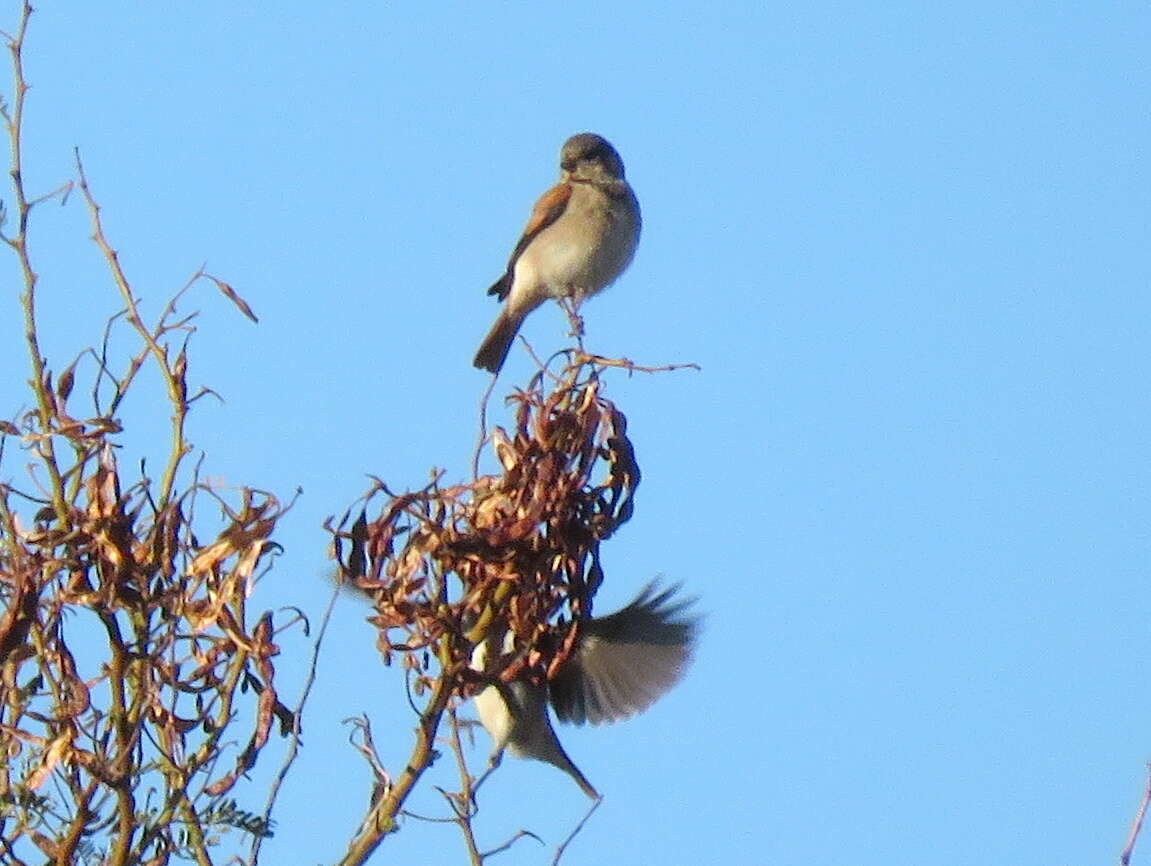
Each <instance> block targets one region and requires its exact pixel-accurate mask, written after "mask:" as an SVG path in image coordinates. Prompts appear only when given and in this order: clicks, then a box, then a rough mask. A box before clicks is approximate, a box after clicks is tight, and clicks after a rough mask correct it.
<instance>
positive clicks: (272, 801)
mask: <svg viewBox="0 0 1151 866" xmlns="http://www.w3.org/2000/svg"><path fill="white" fill-rule="evenodd" d="M339 597H340V585H339V584H336V586H335V587H334V588H333V589H332V597H331V598H330V599H328V606H327V607H326V608H324V615H323V617H321V619H320V628H319V631H317V632H316V642H315V643H314V644H313V645H312V657H311V659H309V662H308V673H307V675H306V676H305V677H304V688H303V689H302V690H301V692H300V699H299V701H297V702H296V706H295V708H294V709H293V711H292V732H291V734H290V735H289V739H288V751H287V754H286V755H285V756H284V761H283V763H282V764H281V765H280V769H279V771H278V772H277V773H276V777H275V778H274V779H273V780H272V787H271V788H270V790H269V791H268V802H267V804H266V805H265V807H264V824H265V825H267V826H271V820H272V809H273V808H274V807H275V805H276V798H277V797H279V795H280V788H281V787H282V786H283V784H284V779H286V778H287V776H288V771H289V770H290V769H291V768H292V765H293V764H294V763H295V762H296V758H297V757H298V756H299V753H300V721H301V719H302V718H303V714H304V706H305V705H306V704H307V702H308V697H309V696H310V695H311V693H312V686H313V685H315V682H316V669H317V668H318V667H319V662H320V649H321V647H323V645H324V635H326V634H327V633H328V625H329V623H331V621H332V611H333V610H335V607H336V599H338V598H339ZM263 843H264V837H263V836H260V835H258V834H257V835H256V836H255V837H253V839H252V853H251V854H250V855H249V859H248V863H249V864H250V866H256V864H257V863H258V862H259V860H260V846H261V845H263Z"/></svg>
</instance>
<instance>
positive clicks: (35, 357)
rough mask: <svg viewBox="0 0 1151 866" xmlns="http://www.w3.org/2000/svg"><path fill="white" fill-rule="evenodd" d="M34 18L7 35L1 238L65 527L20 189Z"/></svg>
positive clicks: (55, 502)
mask: <svg viewBox="0 0 1151 866" xmlns="http://www.w3.org/2000/svg"><path fill="white" fill-rule="evenodd" d="M31 16H32V4H31V3H29V2H27V0H26V2H25V3H24V5H23V8H22V9H21V13H20V26H19V28H18V29H17V30H16V35H15V36H12V37H9V39H8V51H9V53H11V55H12V80H13V93H12V108H11V110H8V109H7V108H5V109H3V117H4V120H5V123H6V126H7V130H8V144H9V149H10V151H11V155H10V159H11V165H12V167H11V170H10V172H9V174H10V175H11V177H12V195H13V198H14V199H15V202H16V234H15V235H13V236H12V237H5V238H4V241H5V242H6V243H7V244H8V246H10V247H11V248H12V250H13V251H14V252H15V253H16V257H17V259H19V261H20V270H21V272H22V274H23V278H24V291H23V292H22V293H21V295H20V305H21V307H23V310H24V340H25V342H26V343H27V344H28V354H29V357H30V359H31V362H32V390H33V391H34V392H35V393H36V402H37V408H38V409H39V414H40V425H39V426H40V432H41V434H42V435H41V438H40V440H39V442H38V443H37V452H38V453H39V455H40V457H41V460H42V462H43V464H44V467H45V469H47V471H48V476H49V478H50V480H51V489H50V490H49V494H50V495H51V497H52V510H53V511H55V512H56V517H57V519H58V520H59V522H60V525H61V527H62V528H67V527H68V526H69V520H68V506H67V503H66V502H65V499H64V482H63V478H62V477H61V474H60V468H59V466H58V465H57V463H56V449H55V445H54V443H53V441H52V433H51V419H52V417H53V416H54V415H55V408H54V406H53V398H52V394H51V392H50V391H49V389H48V380H47V364H46V362H45V360H44V356H43V355H42V354H41V353H40V340H39V337H38V336H37V334H36V282H37V280H38V277H37V275H36V271H35V270H34V269H33V267H32V259H31V257H30V256H29V255H28V216H29V214H30V213H31V212H32V207H33V204H35V202H29V201H28V197H27V195H26V193H25V191H24V153H23V141H22V135H23V123H24V97H25V95H26V94H27V93H28V83H27V81H25V79H24V59H23V51H24V36H25V34H26V33H27V32H28V19H29V18H30V17H31Z"/></svg>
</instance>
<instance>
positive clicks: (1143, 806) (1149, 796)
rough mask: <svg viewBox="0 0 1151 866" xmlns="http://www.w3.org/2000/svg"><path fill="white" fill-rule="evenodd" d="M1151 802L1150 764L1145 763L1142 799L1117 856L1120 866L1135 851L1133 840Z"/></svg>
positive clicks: (1128, 860)
mask: <svg viewBox="0 0 1151 866" xmlns="http://www.w3.org/2000/svg"><path fill="white" fill-rule="evenodd" d="M1149 804H1151V764H1148V765H1147V786H1146V788H1145V789H1144V791H1143V801H1142V802H1141V803H1140V804H1139V811H1138V812H1136V813H1135V820H1134V821H1133V822H1132V823H1131V832H1130V833H1128V834H1127V844H1126V845H1125V846H1124V847H1123V853H1122V854H1121V855H1120V856H1119V863H1120V864H1121V866H1128V864H1129V863H1130V862H1131V855H1132V854H1133V853H1134V852H1135V841H1136V840H1137V839H1138V838H1139V831H1140V830H1142V829H1143V819H1144V817H1146V815H1147V807H1148V805H1149Z"/></svg>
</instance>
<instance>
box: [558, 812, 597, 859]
mask: <svg viewBox="0 0 1151 866" xmlns="http://www.w3.org/2000/svg"><path fill="white" fill-rule="evenodd" d="M602 802H603V797H600V798H599V799H598V800H595V801H593V802H592V804H591V808H589V809H588V810H587V814H586V815H584V816H583V818H581V819H580V822H579V823H578V824H576V826H575V829H574V830H572V831H571V833H569V834H568V837H567V838H566V839H564V840H563V841H562V842H561V843H560V844H559V847H558V848H556V853H555V856H554V857H553V858H552V866H556V864H557V863H559V862H560V858H561V857H563V855H564V851H566V850H567V847H568V845H570V844H571V842H572V840H573V839H574V838H575V837H576V836H578V835H579V832H580V830H582V829H583V828H584V824H586V823H587V822H588V819H589V818H591V816H592V814H593V813H594V812H595V810H596V809H598V808H599V805H600V803H602Z"/></svg>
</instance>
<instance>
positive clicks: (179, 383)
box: [76, 150, 192, 506]
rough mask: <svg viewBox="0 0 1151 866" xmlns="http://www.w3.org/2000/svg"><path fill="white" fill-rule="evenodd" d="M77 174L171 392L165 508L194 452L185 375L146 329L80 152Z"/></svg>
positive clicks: (131, 317) (131, 313) (133, 317)
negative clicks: (181, 469)
mask: <svg viewBox="0 0 1151 866" xmlns="http://www.w3.org/2000/svg"><path fill="white" fill-rule="evenodd" d="M76 171H77V174H78V175H79V178H80V191H81V192H82V193H83V195H84V201H85V202H86V203H87V205H88V214H89V216H90V217H91V219H92V240H93V241H95V242H96V246H98V247H99V248H100V252H101V253H103V255H104V260H105V261H106V262H107V263H108V269H109V270H110V271H111V272H112V278H113V280H114V281H115V283H116V288H117V289H118V290H119V291H120V297H121V298H123V300H124V304H125V306H127V308H128V322H129V323H130V324H131V325H132V327H133V328H135V329H136V333H137V334H139V335H140V339H142V340H143V341H144V343H145V345H146V346H147V347H148V350H149V351H150V352H151V353H152V357H153V358H155V360H156V366H157V367H158V368H159V369H160V375H161V376H162V377H163V379H164V386H165V387H166V388H167V390H168V400H169V402H171V404H172V452H171V454H170V455H169V456H168V465H167V467H166V468H165V469H164V475H163V478H162V479H161V481H160V498H159V502H160V504H161V505H162V506H163V505H166V504H167V503H168V501H169V499H170V498H171V494H172V488H173V486H174V485H175V483H176V471H177V470H178V469H179V467H180V461H182V460H183V459H184V457H185V455H187V454H188V452H189V451H191V450H192V446H191V445H190V444H189V443H188V441H187V439H186V438H185V437H184V423H185V421H186V420H187V416H188V395H187V393H186V386H185V384H184V378H183V375H182V371H181V370H179V369H174V368H173V365H172V363H170V362H169V359H168V350H167V347H166V346H161V345H160V344H159V342H157V340H156V335H155V334H153V333H152V332H151V331H149V330H148V328H147V327H145V325H144V320H143V319H142V318H140V308H139V305H138V304H137V303H136V296H135V295H133V294H132V287H131V285H129V283H128V278H127V276H125V274H124V270H123V268H121V267H120V257H119V255H118V254H117V253H116V251H115V250H114V249H112V246H111V244H109V243H108V238H107V235H105V234H104V224H103V220H102V218H101V217H100V205H99V204H97V203H96V199H95V197H94V196H93V195H92V190H91V188H90V187H89V186H88V177H87V175H85V174H84V163H83V162H82V161H81V159H80V152H79V150H77V151H76ZM163 330H164V329H163V324H162V323H161V326H160V327H159V328H157V333H162V332H163ZM184 363H186V360H185V355H184V353H183V352H181V353H180V354H179V355H178V356H177V358H176V361H175V366H176V367H177V368H178V367H180V366H181V365H182V364H184Z"/></svg>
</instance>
